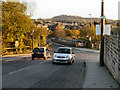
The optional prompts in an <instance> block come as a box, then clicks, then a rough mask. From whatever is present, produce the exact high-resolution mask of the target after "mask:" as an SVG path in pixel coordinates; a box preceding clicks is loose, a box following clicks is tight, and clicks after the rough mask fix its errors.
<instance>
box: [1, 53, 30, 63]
mask: <svg viewBox="0 0 120 90" xmlns="http://www.w3.org/2000/svg"><path fill="white" fill-rule="evenodd" d="M30 58H31V53H26V54H15V55H5V56H2V62H8V61H15V60H23V59H30ZM0 61H1V60H0Z"/></svg>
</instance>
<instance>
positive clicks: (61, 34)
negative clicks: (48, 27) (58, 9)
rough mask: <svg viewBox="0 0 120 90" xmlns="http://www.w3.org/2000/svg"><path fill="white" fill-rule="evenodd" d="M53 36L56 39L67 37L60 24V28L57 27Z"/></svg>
mask: <svg viewBox="0 0 120 90" xmlns="http://www.w3.org/2000/svg"><path fill="white" fill-rule="evenodd" d="M53 35H54V36H55V37H65V36H66V32H65V30H63V28H62V26H61V25H59V24H58V26H57V27H56V29H55V31H54V32H53Z"/></svg>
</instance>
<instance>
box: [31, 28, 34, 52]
mask: <svg viewBox="0 0 120 90" xmlns="http://www.w3.org/2000/svg"><path fill="white" fill-rule="evenodd" d="M33 33H34V30H32V33H31V39H32V50H33Z"/></svg>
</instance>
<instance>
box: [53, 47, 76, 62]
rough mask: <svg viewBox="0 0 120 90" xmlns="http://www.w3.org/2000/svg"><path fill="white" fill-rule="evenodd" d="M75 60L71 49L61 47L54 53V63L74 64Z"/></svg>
mask: <svg viewBox="0 0 120 90" xmlns="http://www.w3.org/2000/svg"><path fill="white" fill-rule="evenodd" d="M74 60H75V55H74V52H73V49H72V48H70V47H59V48H58V49H57V51H55V52H54V55H53V60H52V63H53V64H54V63H68V64H72V63H73V62H74Z"/></svg>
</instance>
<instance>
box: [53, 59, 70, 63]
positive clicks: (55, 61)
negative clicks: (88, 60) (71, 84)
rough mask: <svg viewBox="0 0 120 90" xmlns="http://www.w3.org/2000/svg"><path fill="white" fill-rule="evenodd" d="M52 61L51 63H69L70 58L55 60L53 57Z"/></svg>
mask: <svg viewBox="0 0 120 90" xmlns="http://www.w3.org/2000/svg"><path fill="white" fill-rule="evenodd" d="M52 62H53V63H70V62H71V60H60V59H57V60H55V59H53V60H52Z"/></svg>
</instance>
